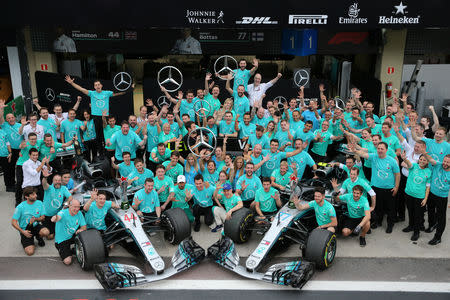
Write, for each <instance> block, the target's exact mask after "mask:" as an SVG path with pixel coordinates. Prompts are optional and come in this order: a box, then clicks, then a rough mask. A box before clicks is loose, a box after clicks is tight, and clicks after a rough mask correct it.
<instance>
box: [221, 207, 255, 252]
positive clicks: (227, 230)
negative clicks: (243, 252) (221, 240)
mask: <svg viewBox="0 0 450 300" xmlns="http://www.w3.org/2000/svg"><path fill="white" fill-rule="evenodd" d="M252 221H253V212H252V211H251V210H250V209H248V208H245V207H242V208H241V209H239V210H237V211H235V212H233V215H232V217H231V219H230V220H226V221H225V224H224V234H225V235H226V236H227V237H229V238H230V239H232V240H233V242H235V243H238V244H242V243H245V242H247V241H248V239H249V238H250V235H251V233H252V232H251V230H250V226H251V224H252Z"/></svg>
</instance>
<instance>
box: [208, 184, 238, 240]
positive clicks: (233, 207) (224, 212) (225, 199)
mask: <svg viewBox="0 0 450 300" xmlns="http://www.w3.org/2000/svg"><path fill="white" fill-rule="evenodd" d="M222 189H223V194H219V193H218V190H217V189H216V191H215V193H214V194H215V195H214V196H215V198H216V199H219V200H221V201H220V202H222V203H223V205H224V206H225V208H224V207H222V206H214V207H213V214H214V220H215V222H216V227H215V228H213V229H211V232H217V231H219V230H220V229H221V228H222V227H223V223H225V221H226V220H230V219H231V218H232V217H233V215H232V214H233V212H235V211H237V210H239V209H241V208H242V207H244V204H243V202H242V199H241V197H239V196H238V195H236V194H233V190H232V186H231V184H229V183H225V184H224V185H223V187H222Z"/></svg>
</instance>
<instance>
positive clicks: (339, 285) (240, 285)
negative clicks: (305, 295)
mask: <svg viewBox="0 0 450 300" xmlns="http://www.w3.org/2000/svg"><path fill="white" fill-rule="evenodd" d="M47 289H52V290H64V289H70V290H73V289H77V290H89V289H102V286H101V285H100V283H99V282H98V281H97V280H50V279H49V280H0V290H47ZM136 289H144V290H289V289H290V288H289V287H283V286H278V285H272V284H270V283H265V282H261V281H255V280H247V279H243V280H163V281H159V282H153V283H149V284H146V285H143V286H139V287H136ZM303 290H305V291H371V292H381V291H385V292H429V293H431V292H434V293H436V292H440V293H450V283H447V282H403V281H397V282H396V281H321V280H313V281H310V282H308V283H307V284H306V285H305V286H304V287H303Z"/></svg>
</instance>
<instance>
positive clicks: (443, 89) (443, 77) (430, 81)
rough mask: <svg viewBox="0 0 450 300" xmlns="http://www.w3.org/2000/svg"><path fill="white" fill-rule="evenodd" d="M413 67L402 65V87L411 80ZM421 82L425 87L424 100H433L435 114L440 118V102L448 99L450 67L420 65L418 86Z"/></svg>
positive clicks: (449, 95) (449, 96)
mask: <svg viewBox="0 0 450 300" xmlns="http://www.w3.org/2000/svg"><path fill="white" fill-rule="evenodd" d="M414 67H415V65H403V73H402V86H403V83H404V82H405V81H409V79H410V78H411V74H412V72H413V70H414ZM422 81H423V82H425V87H426V92H425V99H434V103H433V104H434V107H435V110H436V113H437V114H438V116H441V111H442V102H443V101H444V99H450V65H448V64H447V65H444V64H442V65H441V64H439V65H437V64H436V65H425V64H424V65H422V67H421V68H420V71H419V74H418V76H417V82H418V83H419V85H418V86H420V83H421V82H422ZM426 110H427V109H426ZM426 110H425V111H426Z"/></svg>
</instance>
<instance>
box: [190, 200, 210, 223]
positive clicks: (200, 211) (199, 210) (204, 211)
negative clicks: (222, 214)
mask: <svg viewBox="0 0 450 300" xmlns="http://www.w3.org/2000/svg"><path fill="white" fill-rule="evenodd" d="M193 213H194V218H195V223H196V224H199V223H200V216H201V215H204V216H205V224H206V225H208V226H209V225H211V224H212V223H213V222H214V215H213V213H212V206H207V207H201V206H200V205H194V207H193Z"/></svg>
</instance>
